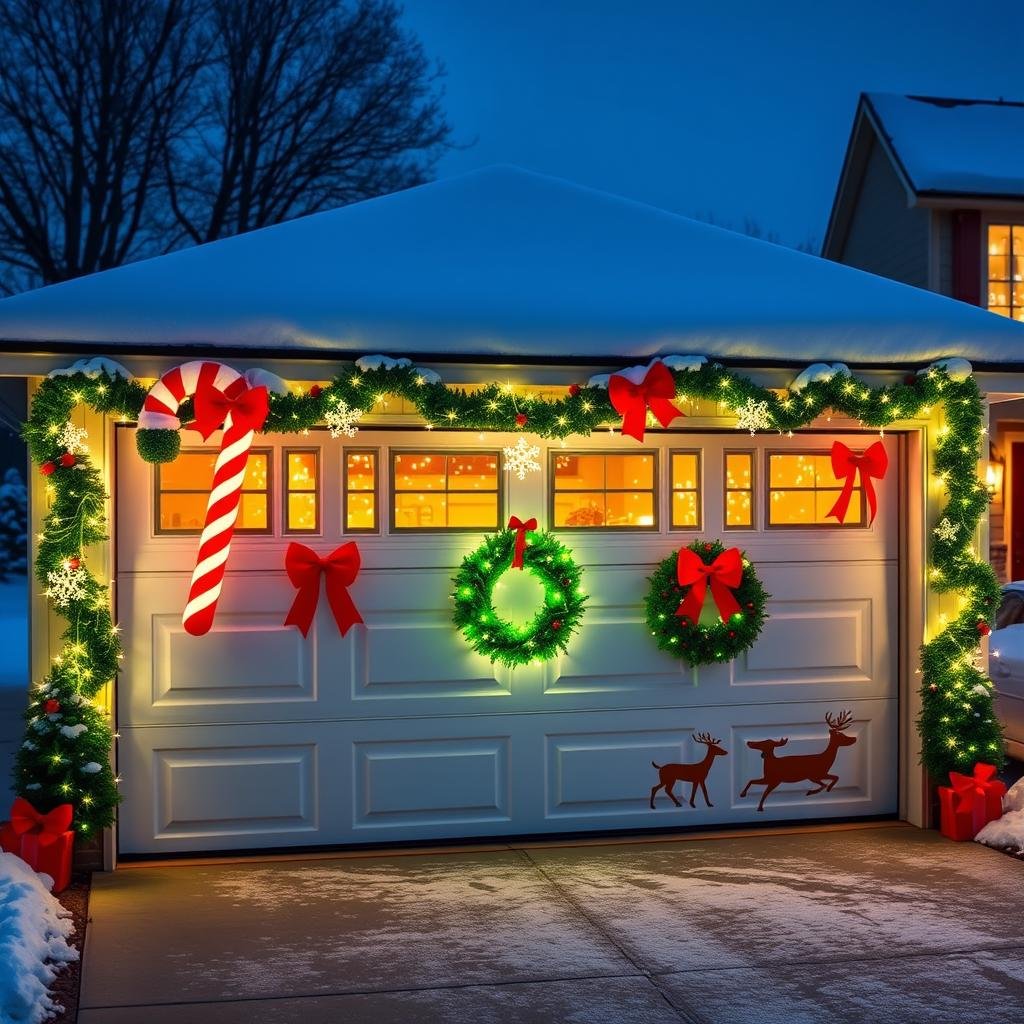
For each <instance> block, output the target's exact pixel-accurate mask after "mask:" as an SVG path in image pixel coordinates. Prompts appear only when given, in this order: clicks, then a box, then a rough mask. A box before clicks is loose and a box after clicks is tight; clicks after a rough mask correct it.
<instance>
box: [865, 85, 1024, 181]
mask: <svg viewBox="0 0 1024 1024" xmlns="http://www.w3.org/2000/svg"><path fill="white" fill-rule="evenodd" d="M863 99H864V102H865V103H866V104H867V105H868V106H869V108H870V109H871V110H872V111H873V113H874V115H875V121H876V124H877V125H878V127H879V129H880V130H881V132H882V133H883V134H884V136H885V139H886V141H887V142H888V144H889V148H890V151H891V152H892V153H893V155H894V156H895V158H896V160H897V161H898V163H899V165H900V168H901V170H902V172H903V174H904V176H905V178H906V180H907V184H908V185H909V187H910V188H911V189H912V190H913V191H914V192H916V193H917V194H918V195H926V194H935V195H971V196H986V197H1009V198H1015V199H1017V200H1021V199H1024V103H1015V102H1008V101H1005V100H963V99H942V98H939V97H934V96H899V95H895V94H893V93H880V92H872V93H867V94H865V96H864V97H863Z"/></svg>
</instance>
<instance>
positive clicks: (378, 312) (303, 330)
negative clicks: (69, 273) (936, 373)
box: [0, 167, 1024, 364]
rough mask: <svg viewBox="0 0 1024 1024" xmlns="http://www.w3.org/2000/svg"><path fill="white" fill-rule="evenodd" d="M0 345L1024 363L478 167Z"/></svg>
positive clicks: (138, 277)
mask: <svg viewBox="0 0 1024 1024" xmlns="http://www.w3.org/2000/svg"><path fill="white" fill-rule="evenodd" d="M0 339H3V341H5V342H6V346H7V347H8V348H12V349H13V348H15V347H21V348H24V347H26V346H31V347H32V349H33V350H41V349H47V348H48V349H49V350H50V351H53V350H54V348H56V347H58V346H59V347H69V348H75V349H80V350H81V349H88V350H90V351H92V352H94V353H102V354H111V355H116V354H117V353H118V352H128V351H139V350H152V349H153V348H167V347H168V346H182V347H184V348H187V349H190V350H193V351H196V350H202V349H204V348H205V347H206V346H213V347H219V348H222V349H224V350H246V351H248V350H273V351H289V352H294V353H295V354H296V355H299V354H303V353H304V354H308V355H316V356H324V355H329V354H351V355H361V354H364V353H378V352H379V353H384V354H409V355H420V356H429V355H433V356H437V357H440V358H446V357H452V356H455V357H467V358H468V357H482V358H488V359H499V358H500V359H515V360H523V361H528V360H544V359H548V358H553V357H554V358H564V359H571V360H574V361H577V362H580V361H583V362H590V363H605V362H612V361H618V360H635V359H647V358H649V357H651V356H654V355H659V354H662V355H664V354H668V353H698V354H703V355H707V356H711V357H719V358H729V359H733V360H738V359H745V360H755V361H759V362H762V363H766V364H770V363H793V362H813V361H816V360H822V359H843V360H845V361H847V362H853V363H861V364H873V363H920V362H924V361H929V360H932V359H936V358H940V357H943V356H951V355H958V356H964V357H966V358H968V359H971V360H974V361H981V362H985V361H990V362H1009V363H1024V326H1022V325H1020V324H1017V323H1014V322H1012V321H1009V320H1007V319H1005V318H1002V317H997V316H994V315H991V314H989V313H986V312H984V311H982V310H979V309H975V308H972V307H969V306H966V305H963V304H962V303H958V302H954V301H953V300H951V299H947V298H943V297H941V296H938V295H934V294H931V293H928V292H924V291H920V290H918V289H915V288H910V287H907V286H905V285H901V284H897V283H895V282H892V281H888V280H885V279H883V278H880V277H875V276H873V275H870V274H866V273H863V272H861V271H858V270H854V269H851V268H849V267H845V266H841V265H839V264H836V263H832V262H829V261H826V260H822V259H819V258H817V257H814V256H809V255H806V254H804V253H800V252H796V251H793V250H790V249H786V248H783V247H781V246H778V245H773V244H771V243H768V242H764V241H760V240H757V239H753V238H748V237H746V236H744V235H739V234H735V233H733V232H730V231H726V230H723V229H722V228H718V227H713V226H711V225H708V224H704V223H700V222H698V221H693V220H689V219H687V218H685V217H680V216H677V215H675V214H671V213H666V212H664V211H662V210H658V209H655V208H653V207H649V206H644V205H642V204H640V203H636V202H632V201H630V200H626V199H621V198H618V197H615V196H611V195H608V194H605V193H602V192H596V191H593V190H591V189H587V188H582V187H579V186H576V185H573V184H570V183H568V182H565V181H561V180H558V179H555V178H549V177H544V176H541V175H537V174H533V173H529V172H526V171H523V170H519V169H516V168H508V167H496V168H488V169H484V170H481V171H476V172H473V173H470V174H466V175H463V176H460V177H457V178H451V179H447V180H442V181H438V182H434V183H432V184H429V185H423V186H420V187H418V188H414V189H409V190H407V191H404V192H399V193H395V194H393V195H389V196H384V197H381V198H378V199H372V200H368V201H366V202H362V203H357V204H353V205H351V206H346V207H343V208H341V209H337V210H332V211H329V212H326V213H319V214H314V215H312V216H308V217H302V218H299V219H297V220H293V221H289V222H287V223H284V224H279V225H276V226H274V227H269V228H264V229H262V230H259V231H253V232H250V233H248V234H245V235H240V236H237V237H234V238H229V239H224V240H222V241H217V242H212V243H209V244H206V245H201V246H197V247H195V248H192V249H187V250H182V251H180V252H175V253H171V254H168V255H166V256H160V257H157V258H155V259H151V260H145V261H141V262H138V263H134V264H130V265H127V266H124V267H119V268H117V269H114V270H109V271H105V272H104V273H100V274H94V275H91V276H89V277H84V278H79V279H77V280H74V281H69V282H65V283H63V284H58V285H52V286H50V287H48V288H42V289H39V290H36V291H32V292H26V293H24V294H21V295H16V296H14V297H12V298H8V299H4V300H3V301H0Z"/></svg>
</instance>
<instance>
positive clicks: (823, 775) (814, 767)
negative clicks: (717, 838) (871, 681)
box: [740, 711, 857, 811]
mask: <svg viewBox="0 0 1024 1024" xmlns="http://www.w3.org/2000/svg"><path fill="white" fill-rule="evenodd" d="M852 719H853V712H851V711H843V712H842V713H841V714H840V715H839V717H838V718H835V719H834V718H833V717H832V716H831V715H830V714H826V715H825V721H826V722H827V723H828V746H827V747H825V749H824V750H822V751H821V752H820V753H817V754H789V755H788V756H786V757H776V756H775V748H776V747H784V746H785V745H786V744H787V743H788V742H789V737H788V736H785V737H783V738H782V739H781V740H747V746H748V747H751V748H752V749H754V750H760V751H761V757H762V759H763V761H764V764H763V771H764V776H763V778H760V779H751V780H750V781H749V782H748V783H747V784H746V785H745V786H744V787H743V792H742V793H740V799H742V798H743V797H745V796H746V795H747V790H748V789H750V787H751V786H764V792H762V793H761V801H760V803H759V804H758V805H757V809H758V810H759V811H763V810H764V801H765V798H766V797H767V796H768V794H769V793H770V792H771V791H772V790H773V789H775V787H776V786H778V785H780V784H781V783H783V782H803V781H804V780H805V779H806V780H807V781H808V782H814V783H817V786H818V788H817V789H809V790H807V796H813V795H814V794H815V793H820V792H821V791H822V790H823V789H824V790H825V791H826V792H831V790H832V787H833V786H834V785H835V784H836V783H837V782H838V781H839V776H838V775H832V774H831V772H830V771H829V769H830V768H831V767H832V763H833V761H835V759H836V752H837V751H838V750H839V748H840V747H849V746H852V745H853V744H854V743H856V742H857V737H856V736H847V735H846V733H844V732H843V730H844V729H845V728H846V727H847V726H848V725H849V724H850V722H851V721H852ZM826 779H827V780H828V782H826V781H825V780H826Z"/></svg>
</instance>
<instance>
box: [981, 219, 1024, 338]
mask: <svg viewBox="0 0 1024 1024" xmlns="http://www.w3.org/2000/svg"><path fill="white" fill-rule="evenodd" d="M988 308H989V311H990V312H992V313H998V314H999V315H1000V316H1010V317H1013V319H1014V320H1024V224H990V225H989V226H988Z"/></svg>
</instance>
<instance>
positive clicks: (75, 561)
mask: <svg viewBox="0 0 1024 1024" xmlns="http://www.w3.org/2000/svg"><path fill="white" fill-rule="evenodd" d="M81 567H82V560H81V559H80V558H78V557H77V556H75V557H74V558H69V559H68V568H69V569H81Z"/></svg>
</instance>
